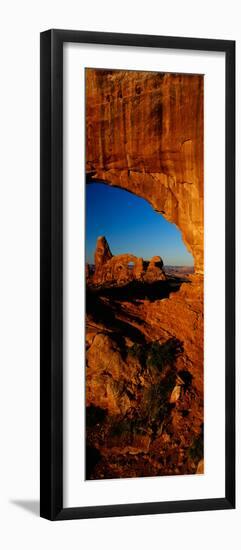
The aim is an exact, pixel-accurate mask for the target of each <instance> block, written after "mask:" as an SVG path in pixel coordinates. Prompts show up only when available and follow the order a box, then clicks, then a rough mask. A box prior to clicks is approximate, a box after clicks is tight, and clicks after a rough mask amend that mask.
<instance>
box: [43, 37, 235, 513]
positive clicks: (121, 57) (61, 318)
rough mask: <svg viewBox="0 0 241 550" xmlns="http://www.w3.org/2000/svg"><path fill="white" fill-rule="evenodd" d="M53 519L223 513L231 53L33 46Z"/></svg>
mask: <svg viewBox="0 0 241 550" xmlns="http://www.w3.org/2000/svg"><path fill="white" fill-rule="evenodd" d="M40 382H41V384H40V385H41V430H40V433H41V452H40V459H41V460H40V461H41V488H40V513H41V516H42V517H45V518H47V519H51V520H63V519H74V518H75V519H77V518H93V517H108V516H124V515H137V514H157V513H167V512H187V511H200V510H218V509H228V508H234V507H235V43H234V42H233V41H227V40H210V39H197V38H176V37H163V36H149V35H129V34H112V33H96V32H85V31H69V30H49V31H46V32H43V33H42V34H41V376H40Z"/></svg>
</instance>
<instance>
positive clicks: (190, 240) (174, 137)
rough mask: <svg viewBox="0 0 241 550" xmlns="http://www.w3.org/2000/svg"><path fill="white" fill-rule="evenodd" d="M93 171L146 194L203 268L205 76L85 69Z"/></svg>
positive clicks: (88, 167) (90, 170)
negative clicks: (177, 229) (176, 228)
mask: <svg viewBox="0 0 241 550" xmlns="http://www.w3.org/2000/svg"><path fill="white" fill-rule="evenodd" d="M86 172H87V176H88V181H90V182H91V181H100V180H101V181H104V182H106V183H108V184H109V185H113V186H118V187H122V188H124V189H127V190H128V191H131V192H132V193H135V194H136V195H138V196H140V197H143V198H144V199H146V200H147V201H148V202H149V203H150V204H151V205H152V206H153V208H154V209H155V210H156V211H158V212H161V213H162V214H163V216H164V217H165V218H166V219H167V220H168V221H170V222H172V223H175V224H176V225H177V226H178V227H179V228H180V230H181V232H182V236H183V240H184V243H185V244H186V246H187V248H188V250H189V251H190V252H191V253H192V254H193V256H194V259H195V269H196V272H200V273H202V272H203V76H202V75H189V74H174V73H165V74H163V73H153V72H141V71H119V70H117V71H114V70H100V69H87V70H86Z"/></svg>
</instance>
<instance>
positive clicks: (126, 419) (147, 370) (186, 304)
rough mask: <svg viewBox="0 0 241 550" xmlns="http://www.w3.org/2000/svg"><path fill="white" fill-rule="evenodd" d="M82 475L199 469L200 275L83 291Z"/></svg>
mask: <svg viewBox="0 0 241 550" xmlns="http://www.w3.org/2000/svg"><path fill="white" fill-rule="evenodd" d="M86 346H87V351H86V430H87V431H86V438H87V451H86V477H87V479H101V478H105V479H106V478H120V477H139V476H141V477H143V476H156V475H180V474H195V473H196V472H197V473H202V472H203V278H202V276H198V275H189V276H185V278H183V279H180V277H179V278H176V277H167V278H166V280H160V281H153V282H150V283H146V282H143V281H130V282H129V283H127V284H125V285H122V286H121V285H119V286H112V287H108V286H105V285H102V286H99V287H94V286H92V285H88V286H87V320H86Z"/></svg>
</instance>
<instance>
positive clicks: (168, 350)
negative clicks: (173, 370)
mask: <svg viewBox="0 0 241 550" xmlns="http://www.w3.org/2000/svg"><path fill="white" fill-rule="evenodd" d="M182 352H183V345H182V342H180V341H179V340H177V339H176V338H170V339H169V340H167V341H166V342H164V344H160V343H159V342H151V343H150V344H146V345H141V344H133V346H132V347H131V348H130V349H129V354H130V355H131V356H132V357H136V358H137V359H138V360H139V361H140V363H141V365H143V366H144V365H146V366H148V367H154V368H155V369H157V370H158V371H159V372H162V371H163V369H164V368H165V367H166V366H171V365H174V364H175V361H176V358H177V357H178V355H180V353H182Z"/></svg>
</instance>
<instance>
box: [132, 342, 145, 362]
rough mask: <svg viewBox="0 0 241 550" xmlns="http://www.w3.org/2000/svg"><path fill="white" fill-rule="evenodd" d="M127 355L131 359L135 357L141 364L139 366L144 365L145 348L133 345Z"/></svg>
mask: <svg viewBox="0 0 241 550" xmlns="http://www.w3.org/2000/svg"><path fill="white" fill-rule="evenodd" d="M129 354H130V355H131V356H132V357H135V358H136V359H138V361H139V362H140V363H141V365H145V363H146V355H147V350H146V346H144V345H141V344H137V343H135V344H133V346H131V348H130V349H129Z"/></svg>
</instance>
